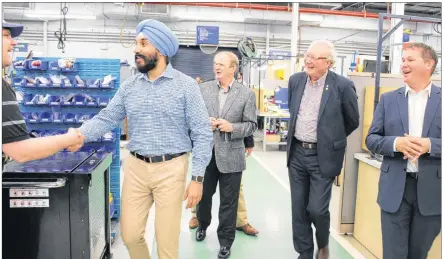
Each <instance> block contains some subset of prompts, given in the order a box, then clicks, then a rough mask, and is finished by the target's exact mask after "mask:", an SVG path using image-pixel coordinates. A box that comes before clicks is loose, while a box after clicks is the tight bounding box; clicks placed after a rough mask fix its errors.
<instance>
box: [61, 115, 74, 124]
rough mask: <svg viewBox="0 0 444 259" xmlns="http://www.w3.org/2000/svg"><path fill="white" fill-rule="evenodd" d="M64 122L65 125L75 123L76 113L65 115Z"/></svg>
mask: <svg viewBox="0 0 444 259" xmlns="http://www.w3.org/2000/svg"><path fill="white" fill-rule="evenodd" d="M63 122H65V123H75V122H76V115H75V114H74V113H67V114H65V115H63Z"/></svg>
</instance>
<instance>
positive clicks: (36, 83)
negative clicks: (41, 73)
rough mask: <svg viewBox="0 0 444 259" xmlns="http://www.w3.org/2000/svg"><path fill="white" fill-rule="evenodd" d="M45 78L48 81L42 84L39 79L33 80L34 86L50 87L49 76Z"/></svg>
mask: <svg viewBox="0 0 444 259" xmlns="http://www.w3.org/2000/svg"><path fill="white" fill-rule="evenodd" d="M46 79H48V81H49V82H48V83H47V84H44V83H42V82H41V81H40V80H39V79H36V80H35V85H36V87H41V88H47V87H51V79H49V78H46Z"/></svg>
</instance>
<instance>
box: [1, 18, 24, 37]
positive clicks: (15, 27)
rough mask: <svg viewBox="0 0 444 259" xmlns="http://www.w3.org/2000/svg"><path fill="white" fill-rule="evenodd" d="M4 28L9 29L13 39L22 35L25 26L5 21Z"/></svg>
mask: <svg viewBox="0 0 444 259" xmlns="http://www.w3.org/2000/svg"><path fill="white" fill-rule="evenodd" d="M2 28H4V29H9V31H10V32H11V37H13V38H15V37H18V36H19V35H20V34H22V32H23V28H24V26H23V25H21V24H17V23H9V22H6V21H5V20H3V24H2Z"/></svg>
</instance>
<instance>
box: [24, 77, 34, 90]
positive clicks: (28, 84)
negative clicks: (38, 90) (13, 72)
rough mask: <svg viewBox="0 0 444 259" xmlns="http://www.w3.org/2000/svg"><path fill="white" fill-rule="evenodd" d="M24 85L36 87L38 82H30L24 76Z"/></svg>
mask: <svg viewBox="0 0 444 259" xmlns="http://www.w3.org/2000/svg"><path fill="white" fill-rule="evenodd" d="M22 86H23V87H32V88H34V87H36V84H35V83H30V82H28V80H26V79H25V78H23V82H22Z"/></svg>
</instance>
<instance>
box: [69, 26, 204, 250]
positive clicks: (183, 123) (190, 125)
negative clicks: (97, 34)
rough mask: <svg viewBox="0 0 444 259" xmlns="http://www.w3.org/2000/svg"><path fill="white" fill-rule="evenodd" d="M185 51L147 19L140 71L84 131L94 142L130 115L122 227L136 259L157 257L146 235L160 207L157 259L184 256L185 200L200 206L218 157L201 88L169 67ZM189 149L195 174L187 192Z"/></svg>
mask: <svg viewBox="0 0 444 259" xmlns="http://www.w3.org/2000/svg"><path fill="white" fill-rule="evenodd" d="M178 48H179V42H178V40H177V38H176V36H175V35H174V33H173V32H172V31H171V30H170V29H169V28H168V27H167V26H166V25H165V24H163V23H161V22H159V21H156V20H151V19H148V20H144V21H142V22H140V23H139V24H138V25H137V27H136V48H135V49H134V53H135V61H136V66H137V68H138V70H139V72H140V73H137V74H136V75H133V76H132V77H130V78H128V79H127V80H126V81H125V82H124V83H123V84H122V85H121V87H120V88H119V90H118V91H117V92H116V94H115V96H114V97H113V98H112V100H111V101H110V103H109V104H108V106H107V107H106V108H105V109H103V110H102V111H101V112H100V113H99V114H98V115H96V116H95V117H94V118H93V119H91V120H89V121H86V122H85V123H84V124H83V125H82V127H81V128H80V129H79V130H80V131H81V132H82V133H83V135H85V137H86V141H87V142H88V141H92V140H94V139H97V138H98V137H100V136H102V135H103V134H105V133H106V132H108V131H110V130H112V129H113V128H116V127H118V126H119V125H120V123H121V122H122V120H123V119H124V118H125V117H128V132H129V136H130V141H129V143H128V145H127V148H128V149H129V151H130V153H131V155H130V156H129V157H128V158H127V159H125V161H124V163H123V171H124V174H125V177H124V181H123V187H122V200H121V204H122V215H121V220H120V227H121V231H122V239H123V242H124V243H125V245H126V246H127V248H128V251H129V254H130V256H131V259H149V258H150V253H149V250H148V246H147V244H146V241H145V239H144V236H145V228H146V222H147V218H148V213H149V211H150V208H151V206H152V205H153V204H155V205H156V207H155V208H156V210H155V211H156V215H155V219H156V220H155V221H156V222H155V229H156V231H155V232H156V233H155V234H156V243H157V253H158V258H159V259H177V258H179V253H178V252H179V233H180V221H181V215H182V201H183V199H186V198H188V202H187V206H186V207H187V208H192V207H193V206H195V205H196V204H197V203H198V202H199V201H200V199H201V197H202V182H203V176H204V174H205V168H206V167H207V165H208V164H209V162H210V159H211V143H212V140H213V137H212V136H213V133H212V131H211V125H210V122H209V120H208V118H209V116H208V112H207V109H206V107H205V103H204V101H203V98H202V95H201V93H200V89H199V86H198V84H197V82H196V81H195V80H194V79H193V78H191V77H189V76H187V75H185V74H183V73H181V72H179V71H177V70H176V69H174V68H173V67H172V66H171V64H170V63H169V62H168V58H170V57H172V56H174V55H175V54H176V52H177V50H178ZM77 148H79V147H73V148H72V149H71V150H73V151H74V150H76V149H77ZM189 152H192V153H193V157H192V163H193V167H192V168H193V169H192V177H191V182H190V184H189V185H188V187H187V189H186V191H185V183H186V181H187V179H186V177H187V172H188V161H189V156H188V153H189ZM184 193H185V195H184Z"/></svg>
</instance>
